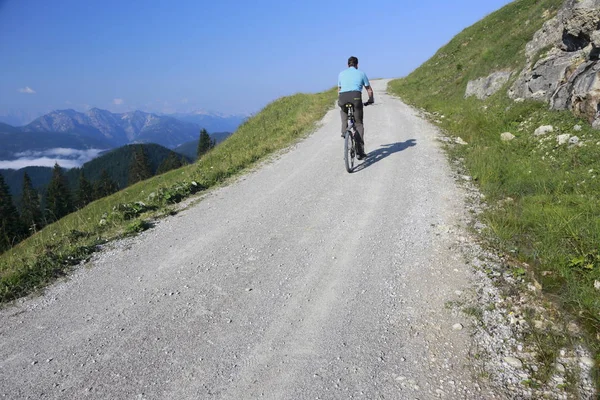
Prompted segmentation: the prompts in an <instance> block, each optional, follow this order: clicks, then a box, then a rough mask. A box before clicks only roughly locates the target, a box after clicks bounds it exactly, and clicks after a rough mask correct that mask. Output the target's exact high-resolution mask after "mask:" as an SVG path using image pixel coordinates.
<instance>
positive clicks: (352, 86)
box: [338, 67, 371, 93]
mask: <svg viewBox="0 0 600 400" xmlns="http://www.w3.org/2000/svg"><path fill="white" fill-rule="evenodd" d="M363 86H371V84H370V83H369V78H367V75H366V74H365V73H364V72H362V71H361V70H360V69H357V68H354V67H350V68H348V69H345V70H343V71H342V72H340V75H339V76H338V87H339V88H340V93H344V92H355V91H356V92H360V91H362V88H363Z"/></svg>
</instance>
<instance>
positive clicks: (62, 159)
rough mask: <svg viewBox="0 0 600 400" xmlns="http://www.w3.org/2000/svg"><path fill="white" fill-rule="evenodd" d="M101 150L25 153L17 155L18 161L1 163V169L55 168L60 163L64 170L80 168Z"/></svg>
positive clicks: (64, 149) (59, 150) (53, 150)
mask: <svg viewBox="0 0 600 400" xmlns="http://www.w3.org/2000/svg"><path fill="white" fill-rule="evenodd" d="M103 151H104V150H101V149H88V150H77V149H67V148H55V149H48V150H43V151H24V152H21V153H16V154H15V157H19V159H17V160H8V161H0V169H20V168H25V167H31V166H39V167H53V166H54V164H55V163H58V165H60V166H61V167H63V168H75V167H80V166H82V165H83V164H85V163H86V162H88V161H90V160H92V159H94V158H96V157H98V155H99V154H100V153H101V152H103Z"/></svg>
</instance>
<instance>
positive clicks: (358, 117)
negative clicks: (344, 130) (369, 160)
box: [354, 99, 365, 154]
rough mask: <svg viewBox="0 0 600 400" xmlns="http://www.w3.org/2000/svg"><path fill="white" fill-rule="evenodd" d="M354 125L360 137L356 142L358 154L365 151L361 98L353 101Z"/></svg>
mask: <svg viewBox="0 0 600 400" xmlns="http://www.w3.org/2000/svg"><path fill="white" fill-rule="evenodd" d="M354 125H355V126H356V131H357V132H358V136H359V138H360V140H359V143H358V149H357V150H358V154H364V153H365V126H364V125H363V104H362V99H360V100H359V101H358V102H354Z"/></svg>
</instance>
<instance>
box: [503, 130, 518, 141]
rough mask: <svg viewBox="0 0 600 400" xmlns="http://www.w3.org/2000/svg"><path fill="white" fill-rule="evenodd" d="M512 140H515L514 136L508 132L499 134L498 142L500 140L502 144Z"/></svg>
mask: <svg viewBox="0 0 600 400" xmlns="http://www.w3.org/2000/svg"><path fill="white" fill-rule="evenodd" d="M514 138H515V135H513V134H512V133H510V132H504V133H501V134H500V140H502V141H503V142H510V141H511V140H513V139H514Z"/></svg>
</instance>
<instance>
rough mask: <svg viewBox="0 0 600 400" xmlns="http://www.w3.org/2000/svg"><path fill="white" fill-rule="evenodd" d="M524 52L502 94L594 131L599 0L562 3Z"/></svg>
mask: <svg viewBox="0 0 600 400" xmlns="http://www.w3.org/2000/svg"><path fill="white" fill-rule="evenodd" d="M525 51H526V55H527V64H526V66H525V68H524V69H523V70H522V71H521V72H520V73H519V76H518V78H517V79H516V81H515V83H514V84H513V85H512V86H511V88H510V90H509V92H508V95H509V96H510V97H511V98H513V99H534V100H540V101H546V102H548V103H549V104H550V107H551V108H552V109H554V110H571V111H573V112H574V113H575V114H576V115H578V116H580V117H584V118H586V119H587V120H588V121H589V122H590V123H592V126H595V127H600V121H598V119H599V118H600V61H599V60H600V0H566V1H565V2H564V4H563V6H562V8H561V9H560V10H559V12H558V13H557V15H556V17H554V18H552V19H550V20H548V21H546V22H545V23H544V25H543V26H542V28H541V29H540V30H539V31H538V32H536V33H535V34H534V36H533V39H532V40H531V41H530V42H529V43H528V44H527V45H526V49H525ZM542 51H544V52H545V53H544V54H541V52H542ZM540 56H541V58H539V60H537V61H535V60H536V58H538V57H540ZM534 61H535V62H534Z"/></svg>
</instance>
